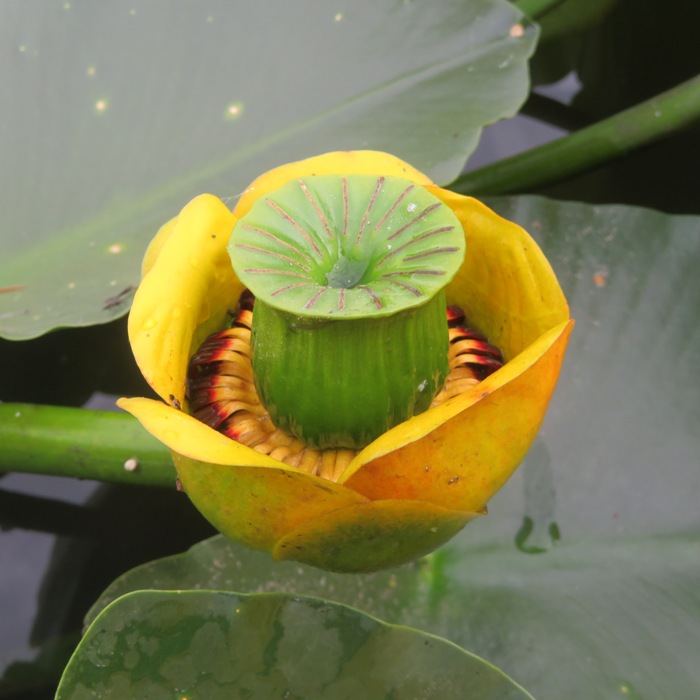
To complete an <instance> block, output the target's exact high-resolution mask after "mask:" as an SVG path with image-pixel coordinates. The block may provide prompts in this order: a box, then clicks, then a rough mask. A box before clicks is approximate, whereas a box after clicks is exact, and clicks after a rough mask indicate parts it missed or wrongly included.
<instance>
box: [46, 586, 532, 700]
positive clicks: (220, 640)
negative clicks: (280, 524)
mask: <svg viewBox="0 0 700 700" xmlns="http://www.w3.org/2000/svg"><path fill="white" fill-rule="evenodd" d="M464 692H468V694H469V698H470V699H471V700H527V698H531V696H530V695H529V694H528V693H526V692H524V691H523V690H522V689H521V688H519V687H518V686H517V685H516V684H515V683H513V682H512V681H511V680H510V679H509V678H507V677H506V676H505V675H504V674H502V673H501V672H500V671H498V669H496V668H494V667H493V666H491V665H490V664H487V663H486V662H484V661H483V660H481V659H479V658H478V657H475V656H473V655H472V654H469V653H467V652H465V651H464V650H463V649H460V648H459V647H457V646H455V645H454V644H451V643H450V642H447V641H445V640H443V639H440V638H438V637H434V636H432V635H427V634H425V633H423V632H419V631H418V630H413V629H409V628H406V627H395V626H393V625H387V624H385V623H382V622H380V621H379V620H376V619H373V618H371V617H368V616H367V615H365V614H363V613H360V612H359V611H357V610H353V609H351V608H347V607H345V606H341V605H338V604H334V603H329V602H327V601H323V600H318V599H313V598H302V597H299V596H287V595H263V596H245V595H236V594H233V593H223V592H214V591H185V592H179V593H175V592H171V593H169V592H162V591H153V592H145V591H141V592H138V593H133V594H130V595H128V596H125V597H124V598H121V599H120V600H118V601H116V602H115V603H114V604H113V605H111V606H110V607H109V608H107V609H106V610H105V611H104V612H103V613H102V614H101V615H100V617H99V618H98V619H97V620H96V621H95V622H94V623H93V625H92V626H91V628H90V629H89V630H88V632H87V634H86V635H85V637H84V638H83V640H82V642H81V643H80V646H79V647H78V650H77V652H76V654H75V656H74V657H73V659H72V660H71V662H70V664H69V665H68V667H67V669H66V672H65V674H64V677H63V680H62V682H61V685H60V687H59V689H58V693H57V695H56V698H57V700H66V699H67V698H71V700H80V699H81V698H93V697H100V698H103V699H104V700H109V699H110V698H114V699H115V700H121V699H122V698H146V697H148V698H159V697H201V698H207V699H208V700H217V699H218V698H226V699H227V700H228V699H229V698H250V697H265V698H286V699H288V700H291V699H292V698H298V699H299V700H301V699H302V698H318V699H319V700H322V699H323V698H328V699H329V700H330V699H333V700H335V699H336V698H367V699H368V700H374V699H375V698H376V699H377V700H380V699H383V698H387V697H391V698H396V699H397V700H399V699H401V698H405V699H406V700H408V699H409V698H423V699H425V700H430V699H434V700H448V699H449V698H458V697H464V696H463V695H462V693H464Z"/></svg>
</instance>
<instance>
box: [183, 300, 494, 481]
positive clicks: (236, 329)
mask: <svg viewBox="0 0 700 700" xmlns="http://www.w3.org/2000/svg"><path fill="white" fill-rule="evenodd" d="M254 301H255V300H254V297H253V296H252V294H250V292H248V291H246V292H244V293H243V295H242V296H241V299H240V301H239V304H238V307H237V309H236V311H235V313H234V322H233V324H232V326H231V327H230V328H228V329H225V330H223V331H218V332H217V333H213V334H212V335H210V336H209V337H208V338H207V339H206V340H205V341H204V342H203V343H202V345H201V346H200V347H199V349H198V350H197V352H196V353H195V354H194V355H193V356H192V358H191V360H190V364H189V369H188V377H187V387H188V400H189V406H190V411H191V413H192V415H193V416H194V417H195V418H196V419H197V420H200V421H202V422H203V423H205V424H206V425H208V426H210V427H212V428H214V429H215V430H218V431H219V432H221V433H223V434H224V435H226V436H228V437H230V438H231V439H232V440H236V441H237V442H240V443H241V444H243V445H246V446H247V447H250V448H252V449H254V450H256V451H257V452H261V453H263V454H266V455H269V456H270V457H272V458H274V459H278V460H279V461H281V462H284V463H285V464H288V465H289V466H293V467H297V468H299V469H302V470H303V471H306V472H308V473H310V474H315V475H317V476H321V477H323V478H326V479H329V480H331V481H336V480H337V479H338V477H339V476H340V475H341V474H342V473H343V471H344V470H345V468H346V467H347V465H348V464H349V463H350V462H351V461H352V459H353V458H354V457H355V455H356V454H357V453H358V451H359V450H352V449H344V448H341V449H324V450H319V449H313V448H310V447H307V446H306V445H304V443H303V442H302V441H301V440H299V439H297V438H295V437H293V436H291V435H289V434H287V433H286V432H284V431H282V430H280V429H279V428H278V427H276V426H275V425H274V423H273V422H272V420H271V419H270V416H269V413H268V412H267V411H266V410H265V408H264V406H263V405H262V403H261V401H260V398H259V396H258V392H257V390H256V388H255V380H254V376H253V367H252V363H251V354H250V334H251V327H252V323H253V308H254ZM447 324H448V328H449V339H450V345H449V354H448V359H449V367H450V371H449V374H448V376H447V379H446V380H445V384H444V386H443V388H442V390H441V391H440V392H439V393H438V394H437V396H436V397H435V398H434V399H433V402H432V406H438V405H439V404H441V403H443V402H445V401H447V400H449V399H451V398H453V397H455V396H458V395H459V394H461V393H463V392H464V391H466V390H467V389H469V388H471V387H472V386H474V385H475V384H478V383H479V382H480V381H482V380H483V379H485V378H486V377H488V376H489V375H490V374H492V373H493V372H495V371H496V370H497V369H499V368H500V367H502V366H503V357H502V355H501V352H500V350H499V349H498V348H496V347H495V346H493V345H490V344H489V343H488V341H487V340H486V338H484V337H483V336H482V335H481V334H480V333H478V332H476V331H474V330H472V329H470V328H469V327H468V326H467V325H466V321H465V315H464V312H463V311H462V309H461V308H460V307H458V306H449V307H448V308H447Z"/></svg>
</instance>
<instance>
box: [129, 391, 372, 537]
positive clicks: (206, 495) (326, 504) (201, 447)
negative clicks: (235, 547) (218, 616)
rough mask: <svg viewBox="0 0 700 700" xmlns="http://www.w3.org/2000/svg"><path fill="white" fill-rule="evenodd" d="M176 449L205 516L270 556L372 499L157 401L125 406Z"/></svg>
mask: <svg viewBox="0 0 700 700" xmlns="http://www.w3.org/2000/svg"><path fill="white" fill-rule="evenodd" d="M117 403H118V405H119V406H120V407H121V408H123V409H124V410H126V411H129V412H130V413H131V414H132V415H134V416H136V418H138V420H139V421H140V422H141V424H142V425H143V426H144V427H145V428H146V430H148V432H150V433H151V434H152V435H153V436H154V437H156V438H157V439H158V440H160V441H161V442H163V443H164V444H165V445H166V446H167V447H169V448H170V450H171V451H172V455H173V461H174V462H175V467H176V469H177V473H178V476H179V478H180V482H181V484H182V486H183V488H184V490H185V491H186V492H187V494H188V495H189V497H190V498H191V499H192V502H193V503H194V504H195V505H196V506H197V508H198V510H199V511H200V512H201V513H202V515H204V517H206V518H207V520H209V521H210V522H211V523H212V524H213V525H214V527H216V528H218V529H219V530H220V531H221V532H223V533H224V534H225V535H228V536H229V537H231V539H234V540H238V541H239V542H243V543H244V544H246V545H248V546H249V547H254V548H256V549H266V550H270V549H272V547H273V546H274V545H275V543H276V542H277V541H278V540H280V539H281V538H282V537H284V536H285V535H286V534H287V533H289V532H290V531H294V530H295V529H297V528H299V527H300V526H302V525H303V524H304V523H306V522H307V521H309V520H314V519H317V518H321V517H322V516H324V515H327V514H328V513H331V512H333V511H335V510H337V509H339V508H347V507H348V506H350V505H355V504H358V503H364V502H365V501H366V500H367V499H366V498H364V497H363V496H361V495H360V494H358V493H355V492H354V491H351V490H350V489H346V488H344V487H343V486H340V485H338V484H335V483H333V482H332V481H327V480H326V479H321V478H319V477H316V476H311V475H310V474H307V473H306V472H302V471H299V470H298V469H295V468H294V467H288V466H287V465H285V464H283V463H282V462H278V461H277V460H276V459H272V458H271V457H268V456H266V455H262V454H260V453H259V452H256V451H255V450H252V449H250V448H249V447H245V446H244V445H241V444H239V443H237V442H235V441H234V440H230V439H229V438H227V437H225V436H224V435H222V434H221V433H217V432H216V431H215V430H212V429H211V428H209V427H208V426H206V425H204V424H203V423H200V422H199V421H198V420H196V419H194V418H192V417H190V416H188V415H187V414H186V413H183V412H182V411H178V410H176V409H174V408H171V407H170V406H166V405H165V404H163V403H161V402H160V401H153V400H152V399H144V398H136V399H120V400H119V401H118V402H117Z"/></svg>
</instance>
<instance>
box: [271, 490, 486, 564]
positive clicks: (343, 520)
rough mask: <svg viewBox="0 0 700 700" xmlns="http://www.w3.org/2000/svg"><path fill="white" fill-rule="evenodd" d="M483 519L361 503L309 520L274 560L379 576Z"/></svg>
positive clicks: (401, 504) (406, 504)
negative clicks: (365, 572) (376, 573)
mask: <svg viewBox="0 0 700 700" xmlns="http://www.w3.org/2000/svg"><path fill="white" fill-rule="evenodd" d="M479 515H480V513H465V512H462V511H455V510H449V509H447V508H442V507H440V506H436V505H433V504H430V503H422V502H420V501H392V500H387V501H372V502H369V503H360V504H357V505H352V506H349V507H347V508H342V509H340V510H336V511H334V512H332V513H328V514H327V515H323V516H321V517H320V518H317V519H314V520H311V519H310V520H308V521H307V522H306V523H304V524H303V525H302V526H300V527H299V528H297V529H296V530H294V531H292V532H290V533H289V534H288V535H286V536H285V537H283V538H282V539H281V540H280V541H279V542H278V543H277V545H276V546H275V548H274V549H273V550H272V555H273V556H274V557H275V558H276V559H294V560H295V561H301V562H303V563H305V564H311V565H312V566H319V567H321V568H324V569H330V570H331V571H346V572H357V571H376V570H377V569H385V568H387V567H390V566H398V565H400V564H405V563H406V562H408V561H411V560H412V559H416V558H417V557H421V556H423V555H425V554H428V553H429V552H432V551H433V550H434V549H436V548H437V547H439V546H440V545H442V544H444V543H445V542H447V541H448V540H449V539H450V538H451V537H453V536H454V535H455V534H456V533H458V532H459V531H460V530H461V529H462V528H463V527H464V526H465V525H466V524H467V523H468V522H469V521H470V520H472V519H474V518H475V517H478V516H479Z"/></svg>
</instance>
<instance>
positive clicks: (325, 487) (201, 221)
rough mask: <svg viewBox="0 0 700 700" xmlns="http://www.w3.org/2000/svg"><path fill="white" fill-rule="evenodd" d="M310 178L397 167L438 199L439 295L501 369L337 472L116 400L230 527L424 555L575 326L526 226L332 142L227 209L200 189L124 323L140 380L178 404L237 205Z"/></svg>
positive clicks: (305, 555) (523, 424) (145, 404)
mask: <svg viewBox="0 0 700 700" xmlns="http://www.w3.org/2000/svg"><path fill="white" fill-rule="evenodd" d="M314 174H318V175H323V174H368V175H377V176H379V175H384V176H392V175H393V176H399V177H405V178H408V179H410V180H413V181H414V182H416V183H418V184H421V185H424V186H426V187H427V188H428V189H429V190H430V191H431V192H433V193H434V194H435V195H436V196H438V197H439V198H440V199H441V200H442V201H443V202H445V203H446V204H447V206H449V207H450V208H451V209H452V210H453V211H454V212H455V214H456V215H457V216H458V218H459V219H460V221H461V222H462V225H463V227H464V230H465V236H466V240H467V257H466V261H465V263H464V265H463V267H462V268H461V269H460V271H459V273H458V274H457V276H456V278H455V279H454V281H453V282H452V283H451V285H450V286H449V287H448V300H449V302H450V303H457V304H459V305H460V306H462V307H463V308H464V309H465V311H466V314H467V318H468V320H469V323H470V324H471V325H474V326H476V327H477V328H479V330H481V331H482V332H484V333H485V334H486V335H487V336H488V337H489V339H490V341H491V342H492V343H494V344H496V345H498V346H500V348H501V349H502V350H503V352H504V355H505V358H506V360H507V363H506V365H505V366H504V367H502V368H501V369H499V370H498V371H497V372H495V373H494V374H492V375H491V376H490V377H489V378H487V379H486V380H484V381H483V382H482V383H480V384H478V385H477V386H475V387H473V388H471V389H468V390H467V391H466V392H465V393H463V394H461V395H458V396H455V397H454V398H452V399H449V400H447V401H446V402H445V403H443V404H441V405H439V406H437V407H435V408H432V409H430V410H429V411H426V412H425V413H423V414H421V415H419V416H416V417H415V418H413V419H411V420H409V421H407V422H405V423H403V424H401V425H399V426H396V427H395V428H393V429H392V430H390V431H388V432H387V433H385V434H384V435H382V436H381V437H380V438H378V439H377V440H375V441H374V442H373V443H372V444H370V445H368V446H367V447H366V448H365V449H364V450H362V451H361V452H360V453H359V454H358V455H357V456H356V457H355V459H354V460H353V461H352V462H351V463H350V465H349V466H348V468H347V469H346V470H345V472H344V473H343V475H342V476H341V478H340V482H339V483H334V482H330V481H327V480H324V479H321V478H318V477H315V476H311V475H310V474H307V473H306V472H302V471H300V470H298V469H296V468H293V467H288V466H286V465H284V464H282V463H281V462H279V461H277V460H275V459H272V458H270V457H267V456H265V455H262V454H260V453H258V452H256V451H255V450H253V449H250V448H248V447H245V446H243V445H241V444H239V443H237V442H235V441H233V440H230V439H229V438H227V437H225V436H223V435H222V434H220V433H218V432H216V431H215V430H213V429H211V428H209V427H207V426H206V425H204V424H202V423H199V422H198V421H197V420H195V419H194V418H191V417H190V416H188V415H187V414H186V412H184V411H178V410H175V409H174V408H171V407H169V406H166V405H164V404H162V403H160V402H157V401H151V400H149V399H124V400H121V401H120V402H119V405H120V406H122V407H123V408H125V409H126V410H128V411H130V412H131V413H133V414H134V415H135V416H136V417H137V418H138V419H139V420H140V421H141V422H142V423H143V425H144V426H145V427H146V429H147V430H149V432H151V433H152V434H153V435H155V436H156V437H157V438H158V439H160V440H161V441H162V442H164V443H165V444H166V445H167V446H168V447H169V448H170V449H171V451H172V452H173V459H174V461H175V464H176V467H177V470H178V474H179V477H180V480H181V482H182V485H183V487H184V488H185V490H186V491H187V492H188V494H189V495H190V497H191V498H192V500H193V501H194V503H195V505H196V506H197V507H198V508H199V510H200V511H201V512H202V513H203V514H204V515H205V517H207V519H208V520H210V521H211V522H212V523H213V524H214V525H215V526H216V527H218V528H219V529H220V530H221V531H222V532H223V533H224V534H227V535H228V536H230V537H231V538H232V539H235V540H238V541H241V542H244V543H245V544H247V545H249V546H252V547H256V548H261V549H266V550H269V551H272V552H273V554H274V556H275V557H277V558H280V559H287V558H290V559H297V560H300V561H304V562H307V563H309V564H313V565H316V566H320V567H323V568H330V569H336V570H340V571H366V570H373V569H376V568H383V567H386V566H393V565H396V564H400V563H403V562H405V561H408V560H410V559H412V558H414V557H416V556H420V555H422V554H425V553H427V552H429V551H432V549H434V548H435V547H437V546H439V545H441V544H442V543H443V542H445V541H447V539H449V538H450V537H451V536H452V535H454V534H455V533H456V532H457V531H459V530H460V529H461V528H462V527H463V526H464V525H465V524H466V523H467V522H468V521H469V520H470V519H472V518H473V517H475V515H476V514H478V513H482V512H485V504H486V502H487V501H488V500H489V499H490V498H491V496H492V495H493V494H494V493H495V492H496V491H497V490H498V489H499V488H500V487H501V486H502V485H503V484H504V483H505V481H506V480H507V479H508V478H509V476H510V474H511V473H512V471H513V470H514V469H515V467H516V466H517V465H518V463H519V462H520V461H521V459H522V458H523V456H524V455H525V453H526V452H527V450H528V448H529V446H530V445H531V443H532V441H533V440H534V437H535V435H536V433H537V431H538V430H539V427H540V424H541V422H542V419H543V417H544V413H545V410H546V406H547V403H548V401H549V399H550V397H551V394H552V392H553V390H554V386H555V383H556V380H557V377H558V374H559V370H560V366H561V362H562V359H563V355H564V351H565V348H566V344H567V341H568V337H569V333H570V332H571V328H572V326H573V322H572V321H569V310H568V306H567V304H566V300H565V299H564V296H563V294H562V292H561V289H560V288H559V285H558V283H557V280H556V278H555V276H554V273H553V271H552V269H551V267H550V265H549V263H548V262H547V260H546V259H545V257H544V255H543V254H542V252H541V251H540V249H539V248H538V247H537V245H536V244H535V242H534V241H533V240H532V239H531V238H530V236H529V235H528V234H527V233H526V232H525V231H523V229H521V228H520V227H519V226H517V225H516V224H513V223H511V222H508V221H506V220H504V219H502V218H501V217H499V216H497V215H496V214H495V213H494V212H492V211H491V210H489V209H488V208H487V207H485V206H484V205H482V204H481V203H480V202H478V201H476V200H474V199H472V198H470V197H463V196H461V195H457V194H454V193H452V192H449V191H447V190H443V189H441V188H439V187H436V186H434V185H433V184H432V183H431V181H430V179H429V178H428V177H427V176H425V175H424V174H422V173H420V172H419V171H417V170H415V169H414V168H412V167H411V166H409V165H408V164H406V163H404V162H403V161H401V160H399V159H398V158H395V157H394V156H390V155H388V154H385V153H378V152H373V151H359V152H337V153H329V154H325V155H322V156H318V157H315V158H309V159H307V160H303V161H299V162H297V163H291V164H288V165H285V166H282V167H280V168H276V169H274V170H271V171H269V172H268V173H266V174H264V175H262V176H261V177H260V178H258V179H257V180H256V181H255V182H254V183H253V184H252V185H251V186H250V187H249V188H248V189H247V190H246V192H245V193H244V194H243V196H242V197H241V199H240V200H239V203H238V205H237V206H236V209H235V210H234V214H233V215H232V214H230V213H229V212H228V210H227V209H226V207H225V206H224V205H223V204H222V203H221V202H220V201H219V200H217V199H216V198H214V197H212V196H210V195H202V196H201V197H198V198H196V199H195V200H193V201H192V202H190V204H188V205H187V206H186V207H185V208H184V209H183V211H182V212H181V213H180V215H179V216H178V217H176V218H175V219H173V220H171V221H169V222H168V223H166V224H165V225H164V226H163V227H162V228H161V229H160V231H159V232H158V234H157V236H156V238H155V239H154V241H153V242H152V244H151V246H150V247H149V250H148V252H147V254H146V258H145V259H144V264H143V275H144V278H143V282H142V284H141V287H140V288H139V290H138V292H137V295H136V299H135V301H134V306H133V308H132V312H131V317H130V321H129V334H130V340H131V342H132V347H133V349H134V354H135V356H136V359H137V361H138V363H139V366H140V367H141V369H142V371H143V373H144V376H145V377H146V378H147V380H148V381H149V382H150V383H151V385H152V386H153V387H154V388H155V389H156V391H157V392H158V393H159V394H160V395H161V396H162V397H163V398H164V399H165V400H166V401H168V402H169V403H171V404H173V405H175V406H177V405H182V406H183V408H186V406H185V405H184V403H185V377H186V371H187V364H188V361H189V358H190V356H191V355H192V354H193V352H194V351H195V350H196V349H197V347H198V346H199V344H200V343H201V342H202V340H203V339H204V338H205V337H206V336H207V335H209V334H210V333H211V332H213V331H215V330H218V329H219V328H221V327H222V326H223V325H225V321H226V315H227V310H228V309H229V308H230V307H231V306H233V305H234V304H235V303H236V301H237V299H238V296H239V294H240V292H241V291H242V286H241V284H240V282H239V281H238V280H237V279H236V277H235V275H234V273H233V269H232V266H231V263H230V260H229V256H228V252H227V243H228V239H229V235H230V232H231V230H232V228H233V225H234V223H235V221H236V217H237V216H242V215H244V214H245V213H246V212H247V211H248V210H249V209H250V207H251V206H252V204H253V203H254V201H255V200H256V199H258V198H259V197H261V196H264V195H265V194H267V193H268V192H271V191H273V190H275V189H278V188H279V187H281V186H282V185H284V184H286V183H287V182H289V181H290V180H293V179H295V178H299V177H303V176H308V175H314ZM178 402H179V404H178Z"/></svg>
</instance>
